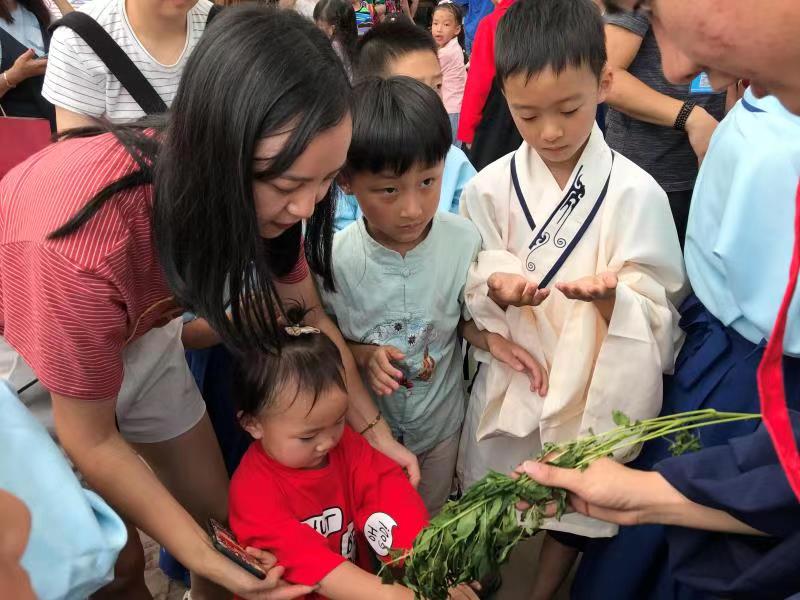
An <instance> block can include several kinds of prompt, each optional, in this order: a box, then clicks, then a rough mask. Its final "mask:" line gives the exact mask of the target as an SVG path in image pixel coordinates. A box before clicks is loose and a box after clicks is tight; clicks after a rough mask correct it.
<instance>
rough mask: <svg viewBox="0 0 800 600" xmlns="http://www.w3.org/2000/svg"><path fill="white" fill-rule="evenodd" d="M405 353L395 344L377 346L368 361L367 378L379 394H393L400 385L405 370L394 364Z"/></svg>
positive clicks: (403, 356)
mask: <svg viewBox="0 0 800 600" xmlns="http://www.w3.org/2000/svg"><path fill="white" fill-rule="evenodd" d="M405 357H406V355H405V354H403V353H402V352H400V350H398V349H397V348H395V347H394V346H375V349H374V350H373V351H372V355H371V356H370V358H369V361H368V362H367V368H366V372H367V380H368V381H369V385H370V387H371V388H372V389H373V390H374V392H375V393H376V394H378V395H379V396H388V395H390V394H393V393H394V392H395V391H397V389H398V388H399V387H400V381H401V380H402V379H403V372H402V371H401V370H400V369H398V368H397V367H395V366H394V364H393V362H394V361H399V360H403V359H404V358H405Z"/></svg>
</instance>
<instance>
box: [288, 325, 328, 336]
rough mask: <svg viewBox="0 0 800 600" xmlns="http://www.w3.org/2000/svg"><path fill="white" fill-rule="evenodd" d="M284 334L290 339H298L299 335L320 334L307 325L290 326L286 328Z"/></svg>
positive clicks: (314, 328) (317, 330)
mask: <svg viewBox="0 0 800 600" xmlns="http://www.w3.org/2000/svg"><path fill="white" fill-rule="evenodd" d="M286 333H287V335H290V336H292V337H300V336H301V335H308V334H313V333H322V332H321V331H320V330H319V329H317V328H316V327H309V326H308V325H292V326H291V327H286Z"/></svg>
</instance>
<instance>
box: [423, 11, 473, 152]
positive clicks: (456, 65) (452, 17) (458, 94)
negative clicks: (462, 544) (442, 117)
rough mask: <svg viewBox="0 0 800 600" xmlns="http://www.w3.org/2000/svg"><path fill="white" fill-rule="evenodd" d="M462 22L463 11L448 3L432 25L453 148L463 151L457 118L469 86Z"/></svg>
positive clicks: (436, 13)
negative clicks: (460, 40)
mask: <svg viewBox="0 0 800 600" xmlns="http://www.w3.org/2000/svg"><path fill="white" fill-rule="evenodd" d="M463 20H464V17H463V16H462V14H461V9H460V8H459V7H458V6H456V5H455V4H453V2H452V1H451V0H445V1H444V2H442V3H440V4H439V6H437V7H436V8H435V9H434V11H433V24H432V25H431V33H432V34H433V39H434V41H436V46H437V47H438V48H439V52H438V56H439V65H440V66H441V68H442V101H443V102H444V107H445V109H447V115H448V116H449V117H450V127H451V129H452V130H453V144H454V145H455V146H458V147H461V143H460V142H458V141H457V140H456V134H457V133H458V115H459V113H460V112H461V100H462V98H463V97H464V85H465V84H466V82H467V68H466V66H465V65H464V50H462V48H461V45H460V44H459V41H458V38H459V35H460V34H461V33H462V23H463Z"/></svg>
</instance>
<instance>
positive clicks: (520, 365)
mask: <svg viewBox="0 0 800 600" xmlns="http://www.w3.org/2000/svg"><path fill="white" fill-rule="evenodd" d="M486 343H487V345H488V346H489V352H490V353H491V354H492V356H493V357H494V358H495V359H496V360H499V361H500V362H503V363H505V364H507V365H508V366H509V367H511V368H512V369H514V370H515V371H519V372H520V373H527V375H528V378H529V379H530V380H531V391H532V392H538V393H539V395H540V396H545V395H546V394H547V387H548V384H547V372H546V371H545V370H544V369H543V368H542V365H540V364H539V362H538V361H537V360H536V359H535V358H533V356H531V354H530V353H529V352H528V351H527V350H525V348H523V347H522V346H520V345H519V344H515V343H514V342H511V341H509V340H507V339H506V338H504V337H503V336H502V335H498V334H496V333H489V334H487V336H486Z"/></svg>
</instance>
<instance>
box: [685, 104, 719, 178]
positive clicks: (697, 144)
mask: <svg viewBox="0 0 800 600" xmlns="http://www.w3.org/2000/svg"><path fill="white" fill-rule="evenodd" d="M717 125H719V122H718V121H717V120H716V119H715V118H714V117H712V116H711V115H710V114H709V112H708V111H707V110H706V109H705V108H703V107H702V106H695V107H694V108H693V109H692V112H691V114H690V115H689V119H688V120H687V121H686V134H687V135H688V136H689V143H690V144H691V145H692V150H694V153H695V154H696V155H697V162H698V164H701V163H702V162H703V159H704V158H705V156H706V152H707V151H708V145H709V144H710V143H711V136H712V135H714V131H715V130H716V128H717Z"/></svg>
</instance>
